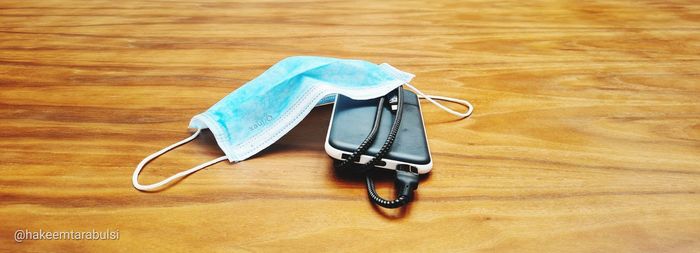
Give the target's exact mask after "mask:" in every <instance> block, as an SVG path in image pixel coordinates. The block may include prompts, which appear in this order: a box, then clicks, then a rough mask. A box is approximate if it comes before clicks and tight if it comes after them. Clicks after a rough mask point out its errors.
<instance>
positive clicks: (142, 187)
mask: <svg viewBox="0 0 700 253" xmlns="http://www.w3.org/2000/svg"><path fill="white" fill-rule="evenodd" d="M201 131H202V129H197V131H196V132H194V134H192V136H190V137H188V138H185V139H184V140H181V141H179V142H177V143H175V144H173V145H170V146H168V147H166V148H164V149H161V150H159V151H158V152H155V153H153V154H151V155H149V156H147V157H146V158H144V159H143V160H142V161H141V163H139V165H137V166H136V170H134V174H133V175H132V177H131V183H132V184H133V185H134V188H136V189H138V190H140V191H153V190H156V189H158V188H160V187H162V186H164V185H166V184H168V183H170V182H172V181H175V180H177V179H180V178H182V177H185V176H187V175H189V174H192V173H194V172H196V171H198V170H201V169H204V168H206V167H209V166H211V165H213V164H216V163H218V162H221V161H223V160H226V156H222V157H219V158H216V159H214V160H211V161H208V162H205V163H202V164H200V165H197V166H195V167H194V168H191V169H189V170H185V171H181V172H180V173H177V174H175V175H172V176H170V177H169V178H166V179H165V180H163V181H160V182H158V183H155V184H149V185H142V184H139V174H140V173H141V170H143V167H144V166H146V164H148V163H149V162H151V160H153V159H155V158H156V157H159V156H161V155H162V154H165V153H167V152H168V151H170V150H172V149H174V148H177V147H178V146H180V145H182V144H185V143H188V142H190V141H192V140H194V138H196V137H197V135H199V133H200V132H201Z"/></svg>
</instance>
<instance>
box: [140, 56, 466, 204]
mask: <svg viewBox="0 0 700 253" xmlns="http://www.w3.org/2000/svg"><path fill="white" fill-rule="evenodd" d="M413 77H414V75H413V74H411V73H407V72H403V71H401V70H398V69H396V68H394V67H392V66H391V65H389V64H386V63H384V64H379V65H377V64H374V63H370V62H367V61H362V60H346V59H336V58H327V57H312V56H295V57H289V58H286V59H284V60H282V61H280V62H278V63H277V64H275V65H273V66H272V67H270V68H269V69H268V70H266V71H265V72H264V73H262V74H261V75H260V76H258V77H257V78H255V79H253V80H251V81H249V82H248V83H246V84H245V85H243V86H241V87H240V88H238V89H236V90H235V91H233V92H232V93H231V94H229V95H227V96H226V97H224V98H223V99H221V100H220V101H219V102H217V103H216V104H214V105H213V106H212V107H211V108H209V109H208V110H207V111H205V112H203V113H200V114H198V115H196V116H194V117H193V118H192V120H191V121H190V125H189V127H190V128H193V129H196V131H195V133H194V134H193V135H192V136H190V137H189V138H187V139H185V140H182V141H180V142H178V143H175V144H173V145H171V146H169V147H166V148H164V149H162V150H160V151H158V152H156V153H154V154H152V155H150V156H148V157H146V158H145V159H144V160H143V161H141V163H140V164H139V165H138V166H137V168H136V170H135V171H134V174H133V177H132V183H133V185H134V187H135V188H137V189H139V190H143V191H148V190H155V189H158V188H160V187H161V186H163V185H166V184H168V183H169V182H171V181H173V180H176V179H179V178H181V177H183V176H186V175H188V174H191V173H193V172H195V171H197V170H200V169H202V168H205V167H207V166H210V165H212V164H214V163H217V162H220V161H223V160H229V161H230V162H237V161H242V160H245V159H247V158H249V157H251V156H253V155H255V154H257V153H258V152H260V151H261V150H263V149H265V148H267V147H268V146H270V145H271V144H273V143H274V142H276V141H277V140H279V139H280V138H281V137H282V136H284V135H285V134H286V133H287V132H289V131H290V130H291V129H292V128H294V127H295V126H296V125H297V124H299V122H301V120H302V119H304V117H306V115H308V114H309V112H310V111H311V110H312V109H313V108H314V107H315V106H317V105H322V104H327V103H330V102H332V101H333V100H334V99H335V95H336V94H342V95H345V96H348V97H350V98H353V99H356V100H364V99H372V98H376V97H380V96H383V95H385V94H387V93H389V92H390V91H392V90H394V89H396V88H397V87H398V86H400V85H403V84H408V83H409V82H410V81H411V79H412V78H413ZM410 87H411V88H414V87H413V86H410ZM414 89H415V88H414ZM419 95H423V96H424V97H427V98H428V99H429V100H431V101H433V100H432V99H431V98H433V99H443V98H441V97H431V96H425V94H422V93H419ZM433 102H434V101H433ZM452 102H454V101H452ZM465 102H466V101H465ZM438 105H439V104H438ZM440 106H441V105H440ZM441 107H443V106H441ZM443 108H446V107H443ZM469 109H470V110H471V109H472V107H471V106H469ZM468 113H471V112H468ZM467 116H468V115H467ZM465 117H466V116H465ZM202 129H209V130H210V131H211V132H212V133H213V135H214V137H215V139H216V142H217V144H218V145H219V147H220V148H221V150H223V152H224V154H225V156H222V157H219V158H217V159H214V160H212V161H209V162H206V163H204V164H201V165H199V166H197V167H194V168H192V169H189V170H186V171H183V172H180V173H178V174H176V175H173V176H171V177H170V178H168V179H166V180H163V181H161V182H159V183H156V184H152V185H141V184H139V183H138V175H139V173H140V172H141V170H142V169H143V167H144V166H145V165H146V164H147V163H148V162H149V161H151V160H152V159H154V158H156V157H158V156H160V155H162V154H163V153H165V152H167V151H169V150H171V149H173V148H175V147H177V146H180V145H182V144H184V143H187V142H189V141H191V140H192V139H194V138H196V137H197V135H198V134H199V133H200V132H201V130H202Z"/></svg>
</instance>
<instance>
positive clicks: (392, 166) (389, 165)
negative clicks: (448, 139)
mask: <svg viewBox="0 0 700 253" xmlns="http://www.w3.org/2000/svg"><path fill="white" fill-rule="evenodd" d="M337 102H338V96H335V101H334V102H333V111H332V112H331V120H330V122H329V123H328V131H327V132H326V144H325V145H324V147H325V149H326V153H327V154H328V156H330V157H332V158H334V159H337V160H342V159H343V153H349V152H347V151H342V150H339V149H337V148H335V147H333V146H331V144H330V142H329V141H328V138H329V137H330V134H331V127H333V116H335V105H336V104H337ZM418 110H419V111H420V112H421V117H420V119H421V123H423V129H424V131H423V135H424V136H423V138H425V143H426V145H428V156H429V157H430V162H429V163H427V164H414V163H408V162H402V161H396V160H392V159H387V158H384V159H382V161H384V162H386V165H384V166H377V167H379V168H384V169H389V170H396V166H397V165H399V164H406V165H409V166H413V167H415V168H416V169H417V170H418V174H427V173H428V172H430V171H431V170H432V168H433V153H432V152H430V143H428V131H427V129H425V120H423V115H422V114H423V109H422V108H421V103H420V99H419V100H418ZM372 158H373V157H372V156H368V155H361V156H360V161H359V162H357V163H358V164H366V163H367V162H369V161H370V160H372Z"/></svg>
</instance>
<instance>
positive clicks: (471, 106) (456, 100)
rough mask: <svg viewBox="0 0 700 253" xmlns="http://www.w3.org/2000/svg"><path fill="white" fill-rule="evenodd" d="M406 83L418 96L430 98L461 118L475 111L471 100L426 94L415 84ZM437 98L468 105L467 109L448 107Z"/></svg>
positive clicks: (438, 105) (432, 101)
mask: <svg viewBox="0 0 700 253" xmlns="http://www.w3.org/2000/svg"><path fill="white" fill-rule="evenodd" d="M405 85H406V86H408V88H411V90H413V91H415V92H416V93H418V98H422V99H425V100H428V101H430V102H431V103H433V104H435V105H436V106H437V107H440V109H443V110H444V111H446V112H448V113H450V114H452V115H455V116H457V117H459V118H460V119H464V118H467V117H469V116H471V115H472V112H474V106H473V105H472V103H469V101H467V100H462V99H457V98H451V97H443V96H433V95H426V94H425V93H423V92H421V91H420V90H418V88H416V87H413V85H411V84H409V83H405ZM435 100H442V101H447V102H452V103H455V104H461V105H464V106H465V107H467V111H466V112H463V113H462V112H458V111H455V110H452V109H450V108H448V107H447V106H444V105H442V104H440V103H438V102H437V101H435Z"/></svg>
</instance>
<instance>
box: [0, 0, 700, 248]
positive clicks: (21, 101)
mask: <svg viewBox="0 0 700 253" xmlns="http://www.w3.org/2000/svg"><path fill="white" fill-rule="evenodd" d="M293 55H321V56H332V57H341V58H355V59H364V60H369V61H372V62H376V63H381V62H389V63H391V64H392V65H394V66H396V67H398V68H400V69H402V70H405V71H409V72H413V73H415V74H416V75H417V77H416V78H415V81H414V82H413V84H414V85H416V86H418V87H419V88H422V89H423V90H424V91H426V92H429V93H432V94H436V95H448V96H454V97H458V98H464V99H469V100H470V101H472V102H473V103H474V105H475V107H476V110H475V113H474V115H473V116H472V117H471V118H469V119H467V120H462V121H457V120H455V118H454V117H452V116H451V115H449V114H447V113H444V112H442V111H440V110H439V109H437V108H436V107H434V106H431V105H429V104H424V106H423V109H424V117H425V120H426V127H427V131H428V136H429V140H430V146H431V149H432V151H433V159H434V169H433V172H432V173H431V174H430V176H428V177H426V178H423V180H422V181H421V184H420V187H419V190H418V196H417V200H416V201H415V202H414V203H412V204H411V205H410V206H409V207H408V208H406V209H402V210H384V209H380V208H376V207H374V206H373V205H372V204H370V202H369V201H368V199H367V196H366V193H365V188H364V185H363V182H362V181H361V180H358V179H357V178H352V177H346V176H343V175H339V174H338V173H336V172H334V170H333V169H332V167H331V159H330V158H329V157H328V156H327V155H326V154H325V152H324V149H323V142H324V138H325V133H326V130H327V124H328V120H329V117H330V108H329V107H326V108H319V109H316V110H314V111H313V112H312V113H311V115H310V116H309V117H307V118H306V119H305V120H304V121H303V122H302V123H301V125H299V126H298V127H296V128H295V129H294V130H293V131H292V132H291V133H289V134H288V135H287V136H285V137H284V138H283V139H282V140H281V141H279V142H277V143H276V144H274V145H273V146H271V147H270V148H268V149H266V150H265V151H264V152H262V153H260V154H258V155H256V156H255V157H253V158H252V159H249V160H246V161H244V162H240V163H236V164H229V163H219V164H217V165H215V166H212V167H210V168H208V169H206V170H203V171H200V172H198V173H196V174H194V175H192V176H190V177H188V178H186V179H185V180H182V181H180V182H179V183H178V184H177V185H175V186H173V187H171V188H168V189H166V190H164V191H161V192H158V193H142V192H139V191H136V190H135V189H134V188H133V187H132V186H131V181H130V180H131V178H130V177H131V173H132V172H133V169H134V166H135V165H136V164H137V163H138V162H139V161H140V160H141V159H142V158H143V157H145V156H146V155H148V154H150V153H152V152H154V151H156V150H158V149H160V148H162V147H164V146H166V145H169V144H171V143H174V142H176V141H178V140H180V139H182V138H184V137H187V136H189V132H188V129H187V124H188V121H189V119H190V117H192V116H193V115H195V114H197V113H199V112H202V111H204V110H206V109H207V108H208V107H210V106H211V105H212V104H214V103H215V102H216V101H218V100H219V99H221V98H222V97H224V96H225V95H226V94H228V93H230V92H231V91H233V90H234V89H236V88H237V87H239V86H241V85H242V84H244V83H245V82H246V81H248V80H250V79H252V78H254V77H256V76H257V75H259V74H260V73H262V71H264V70H265V69H267V68H268V67H269V66H271V65H272V64H274V63H275V62H277V61H279V60H280V59H283V58H284V57H287V56H293ZM455 108H456V109H458V107H455ZM0 137H1V138H0V161H1V165H2V167H1V169H0V173H1V174H0V251H2V252H118V251H121V252H143V251H156V252H171V251H175V252H178V251H187V252H192V251H195V252H197V251H204V252H211V251H215V252H216V251H264V252H268V251H271V252H287V251H303V252H316V251H332V252H335V251H341V252H343V251H349V252H379V251H388V252H393V251H401V252H449V251H451V252H700V4H698V2H697V1H361V2H347V1H328V2H325V1H324V2H316V1H299V2H297V1H288V2H277V1H264V2H248V1H240V2H238V1H228V0H223V1H218V0H217V1H213V0H212V1H198V2H194V1H192V2H190V1H132V0H124V1H106V0H105V1H77V0H43V1H23V0H4V1H2V2H0ZM221 154H222V152H221V151H220V150H219V149H218V147H217V146H216V143H215V142H214V140H213V138H212V137H211V135H210V134H205V136H203V137H201V138H199V139H197V140H196V141H194V142H192V143H190V144H188V145H186V146H183V147H182V148H180V149H178V150H176V151H174V152H172V153H169V154H168V155H166V156H163V157H162V158H161V159H159V160H156V161H155V162H153V163H151V166H149V167H147V168H146V170H145V171H144V172H143V173H142V177H141V181H142V182H145V183H148V182H156V181H158V180H160V179H163V178H164V177H166V176H168V175H170V174H172V173H175V172H178V171H180V170H182V169H186V168H189V167H191V166H193V165H196V164H199V163H201V162H203V161H206V160H209V159H212V158H215V157H217V156H220V155H221ZM390 185H391V182H388V180H385V181H384V182H382V183H381V184H380V185H379V187H381V189H380V193H381V194H384V195H389V194H390V193H391V192H392V190H391V189H390ZM18 229H21V230H25V229H26V230H31V231H38V230H40V229H41V230H43V231H71V230H73V231H92V230H93V229H94V230H98V231H102V230H107V229H112V230H117V229H118V230H119V233H120V237H119V240H113V241H112V240H105V241H88V240H80V241H70V240H41V241H39V240H37V241H24V242H22V243H17V242H15V241H14V239H13V234H14V233H15V231H17V230H18Z"/></svg>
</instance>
